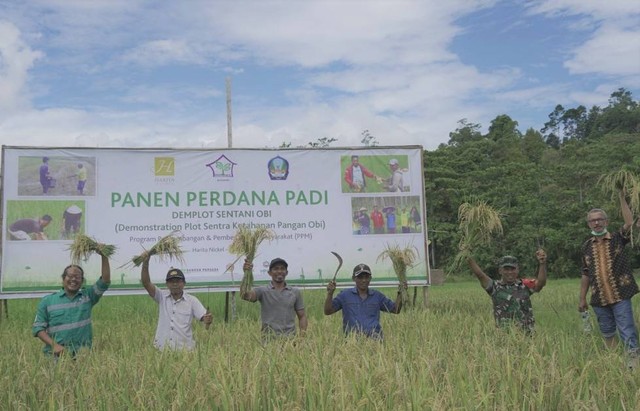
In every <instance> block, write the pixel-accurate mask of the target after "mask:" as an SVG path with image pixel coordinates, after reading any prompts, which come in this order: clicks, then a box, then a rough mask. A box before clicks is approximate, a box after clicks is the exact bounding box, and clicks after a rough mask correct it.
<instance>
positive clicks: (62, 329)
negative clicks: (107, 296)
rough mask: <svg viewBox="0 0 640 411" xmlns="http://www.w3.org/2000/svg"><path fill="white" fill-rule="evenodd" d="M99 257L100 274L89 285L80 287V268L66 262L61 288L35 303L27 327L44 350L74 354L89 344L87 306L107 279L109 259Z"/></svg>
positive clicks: (100, 292)
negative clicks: (42, 344) (39, 341)
mask: <svg viewBox="0 0 640 411" xmlns="http://www.w3.org/2000/svg"><path fill="white" fill-rule="evenodd" d="M101 257H102V275H101V277H100V278H98V280H97V281H96V283H95V284H94V285H93V286H92V287H90V288H85V287H82V285H83V284H84V271H83V270H82V268H81V267H80V266H78V265H69V266H67V267H66V268H65V269H64V271H63V272H62V290H60V291H58V292H56V293H53V294H50V295H47V296H45V297H44V298H42V300H41V301H40V304H38V310H37V312H36V318H35V320H34V321H33V327H32V329H31V331H32V333H33V335H34V336H35V337H38V338H39V339H40V340H42V342H43V343H44V344H45V346H44V352H45V354H49V355H51V354H53V355H54V356H55V357H58V356H60V355H61V354H63V353H69V354H71V355H72V356H75V354H76V353H77V352H78V350H79V349H80V348H82V347H88V348H90V347H91V342H92V340H93V333H92V327H91V309H92V308H93V306H94V305H96V304H97V303H98V301H100V298H101V297H102V295H103V294H104V292H105V291H106V290H107V289H108V288H109V284H110V283H111V268H110V267H109V259H108V258H107V257H105V256H104V255H101Z"/></svg>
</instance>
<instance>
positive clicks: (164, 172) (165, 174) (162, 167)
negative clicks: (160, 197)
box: [153, 157, 176, 183]
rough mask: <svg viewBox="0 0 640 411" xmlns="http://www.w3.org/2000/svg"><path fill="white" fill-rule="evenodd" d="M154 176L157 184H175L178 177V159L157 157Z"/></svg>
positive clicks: (154, 161) (154, 162) (154, 163)
mask: <svg viewBox="0 0 640 411" xmlns="http://www.w3.org/2000/svg"><path fill="white" fill-rule="evenodd" d="M153 175H154V176H155V181H156V183H173V182H175V178H174V176H175V175H176V159H175V158H173V157H155V158H154V159H153Z"/></svg>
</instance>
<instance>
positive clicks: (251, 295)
mask: <svg viewBox="0 0 640 411" xmlns="http://www.w3.org/2000/svg"><path fill="white" fill-rule="evenodd" d="M242 271H243V272H244V273H245V274H244V275H246V273H247V271H249V272H252V271H253V264H251V263H250V262H248V261H247V260H244V264H243V265H242ZM240 298H242V299H243V300H246V301H251V302H252V303H254V302H256V301H258V296H257V295H256V291H255V290H254V289H253V288H252V289H250V290H249V291H247V292H245V293H244V294H243V293H241V294H240Z"/></svg>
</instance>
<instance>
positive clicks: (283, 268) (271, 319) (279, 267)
mask: <svg viewBox="0 0 640 411" xmlns="http://www.w3.org/2000/svg"><path fill="white" fill-rule="evenodd" d="M288 267H289V264H287V262H286V261H285V260H283V259H282V258H274V259H273V260H271V263H270V264H269V276H270V277H271V284H269V285H267V286H262V287H256V288H252V289H251V290H249V291H247V293H246V294H244V295H241V297H242V299H244V300H246V301H250V302H256V301H260V308H261V310H260V313H261V314H260V317H261V319H262V333H263V335H265V336H292V335H295V333H296V323H295V318H296V316H297V317H298V325H299V326H300V333H301V334H304V332H305V331H306V330H307V315H306V313H305V311H304V302H303V300H302V292H301V291H300V289H299V288H295V287H291V286H289V285H287V283H286V281H285V279H286V277H287V274H288ZM243 269H244V270H252V269H253V264H250V263H248V262H246V261H245V263H244V266H243Z"/></svg>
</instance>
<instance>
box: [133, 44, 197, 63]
mask: <svg viewBox="0 0 640 411" xmlns="http://www.w3.org/2000/svg"><path fill="white" fill-rule="evenodd" d="M122 60H124V61H126V62H132V63H135V64H136V65H139V66H142V67H145V66H152V67H156V66H162V65H165V64H168V63H181V64H185V63H192V64H205V63H206V59H205V58H204V57H203V56H202V55H201V54H200V53H197V52H196V51H195V50H193V48H192V47H191V46H190V45H189V44H187V43H186V42H185V41H183V40H154V41H149V42H146V43H144V44H141V45H139V46H136V47H134V48H133V49H131V50H129V51H127V52H126V53H124V55H123V56H122Z"/></svg>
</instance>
